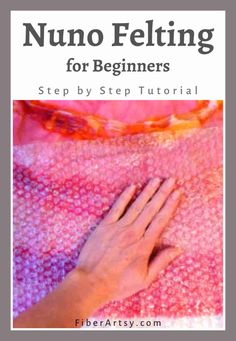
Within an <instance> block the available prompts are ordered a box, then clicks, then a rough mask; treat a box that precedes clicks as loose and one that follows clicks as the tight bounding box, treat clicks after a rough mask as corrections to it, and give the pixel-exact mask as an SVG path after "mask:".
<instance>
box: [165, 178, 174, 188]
mask: <svg viewBox="0 0 236 341" xmlns="http://www.w3.org/2000/svg"><path fill="white" fill-rule="evenodd" d="M166 182H167V185H168V186H170V187H172V186H174V184H175V178H169V179H167V180H166Z"/></svg>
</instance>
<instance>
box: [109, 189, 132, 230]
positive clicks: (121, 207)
mask: <svg viewBox="0 0 236 341" xmlns="http://www.w3.org/2000/svg"><path fill="white" fill-rule="evenodd" d="M135 189H136V187H135V185H130V186H128V187H127V188H126V189H125V190H124V191H123V192H122V193H121V195H120V196H119V198H118V199H117V200H116V202H115V203H114V205H113V206H112V208H111V209H110V211H109V213H108V214H107V216H106V217H105V218H104V219H103V223H105V224H112V223H114V222H116V221H117V220H118V219H119V218H120V217H121V216H122V214H123V213H124V211H125V209H126V207H127V205H128V204H129V202H130V200H131V199H132V197H133V195H134V192H135Z"/></svg>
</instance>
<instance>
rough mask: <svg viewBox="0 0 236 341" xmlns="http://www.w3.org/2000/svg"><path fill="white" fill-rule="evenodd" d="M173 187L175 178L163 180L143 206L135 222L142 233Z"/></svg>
mask: <svg viewBox="0 0 236 341" xmlns="http://www.w3.org/2000/svg"><path fill="white" fill-rule="evenodd" d="M174 187H175V180H174V179H173V178H170V179H168V180H166V181H164V182H163V184H162V185H161V187H160V189H159V190H158V192H157V193H156V194H155V195H154V196H153V198H152V200H151V201H150V202H149V203H148V204H147V205H146V206H145V207H144V209H143V211H142V212H141V214H140V215H139V217H138V218H137V220H136V222H135V227H136V228H137V229H139V230H140V231H141V232H142V233H143V232H144V231H145V230H146V228H147V226H148V225H149V224H150V223H151V222H152V220H153V218H154V217H155V215H156V214H157V213H158V212H159V210H160V209H161V207H162V206H163V204H164V203H165V201H166V200H167V198H168V197H169V195H170V193H171V192H172V191H173V189H174Z"/></svg>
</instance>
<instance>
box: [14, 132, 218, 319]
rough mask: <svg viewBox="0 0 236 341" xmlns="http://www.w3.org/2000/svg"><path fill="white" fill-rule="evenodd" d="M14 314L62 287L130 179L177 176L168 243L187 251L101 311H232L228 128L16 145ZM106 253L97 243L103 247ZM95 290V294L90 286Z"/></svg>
mask: <svg viewBox="0 0 236 341" xmlns="http://www.w3.org/2000/svg"><path fill="white" fill-rule="evenodd" d="M13 160H14V184H13V200H14V209H13V211H14V217H13V223H14V235H13V248H14V250H13V251H14V258H13V261H14V271H13V276H14V279H13V289H14V290H13V294H14V304H13V305H14V307H13V308H14V316H17V315H18V314H19V313H20V312H22V311H24V310H25V309H27V308H28V307H30V306H31V305H32V304H34V303H36V302H37V301H39V300H40V299H41V298H42V297H44V296H45V295H46V294H47V293H48V292H49V291H51V290H52V289H53V288H55V287H56V286H57V285H58V283H59V282H61V281H62V279H63V278H64V277H65V275H66V273H68V272H69V271H70V270H71V269H72V268H73V267H74V266H75V265H76V263H77V259H78V255H79V252H80V249H81V247H82V246H83V244H84V242H85V241H86V239H87V237H88V235H89V234H90V233H91V231H92V230H93V229H94V228H95V227H96V224H97V223H98V222H99V221H100V219H101V218H102V217H103V216H104V215H105V214H106V212H107V211H108V210H109V208H110V206H111V205H112V203H113V202H114V201H115V199H116V198H117V196H118V195H119V194H120V193H121V191H122V190H123V189H124V188H125V187H126V186H127V185H128V184H130V183H135V184H137V185H138V188H139V189H141V188H142V187H143V186H144V184H146V183H147V181H148V180H149V179H150V178H151V177H154V176H155V177H156V176H159V177H161V178H166V177H169V176H174V177H176V178H177V179H178V180H177V182H178V185H179V186H180V188H181V189H182V191H183V193H184V197H183V200H182V203H181V205H180V207H179V208H178V210H177V212H176V214H175V217H174V219H173V220H172V221H171V223H170V225H169V227H168V229H167V230H166V231H165V233H164V235H163V243H164V244H168V245H169V244H171V245H180V246H181V247H182V248H183V249H184V253H183V254H182V255H181V256H180V257H179V258H178V259H176V260H175V261H174V262H173V263H172V264H171V265H170V266H169V267H168V268H167V269H166V270H165V272H163V273H162V274H160V276H159V278H157V280H156V281H155V282H154V283H153V284H152V285H151V286H150V287H149V289H147V290H144V291H141V292H139V293H137V294H135V295H133V296H132V297H130V298H127V299H125V300H122V301H119V302H111V303H110V304H107V305H106V306H104V307H102V308H101V309H100V310H99V311H97V312H96V313H95V315H94V316H95V317H97V318H103V317H113V318H118V317H119V318H141V317H156V316H158V317H160V316H163V317H168V318H178V317H198V316H217V315H218V316H219V315H221V314H222V295H223V280H222V267H223V266H222V262H223V261H222V250H223V247H222V243H223V237H222V236H223V231H222V190H223V186H222V128H221V127H210V128H204V129H192V130H189V131H185V132H182V133H180V134H176V133H171V132H163V133H149V134H138V135H133V136H125V137H119V138H113V139H108V140H103V139H98V140H95V141H63V142H54V143H47V142H35V143H31V144H26V145H21V146H15V147H14V159H13ZM94 252H96V250H94ZM88 294H89V293H88Z"/></svg>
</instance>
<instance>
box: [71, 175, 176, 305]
mask: <svg viewBox="0 0 236 341" xmlns="http://www.w3.org/2000/svg"><path fill="white" fill-rule="evenodd" d="M174 188H175V181H174V179H168V180H166V181H164V182H163V183H162V184H160V180H159V179H153V180H151V181H150V182H149V183H148V184H147V186H146V187H145V188H144V190H143V191H142V192H141V193H140V195H139V196H138V198H137V199H136V200H135V201H134V202H133V203H132V205H131V206H130V207H129V208H128V209H127V211H126V212H125V210H126V208H127V205H128V204H129V202H130V200H131V199H132V197H133V195H134V192H135V189H136V188H135V186H134V185H131V186H129V187H128V188H126V189H125V190H124V192H123V193H122V194H121V195H120V197H119V198H118V200H117V201H116V203H115V204H114V205H113V207H112V208H111V210H110V212H109V213H108V215H107V216H106V217H105V219H103V220H102V221H101V223H100V224H99V226H98V227H97V228H96V230H95V231H94V232H93V233H92V234H91V236H90V237H89V239H88V240H87V242H86V244H85V245H84V247H83V249H82V251H81V253H80V256H79V260H78V267H77V270H79V271H82V272H83V273H85V274H87V275H88V276H89V277H90V278H92V282H93V283H96V286H97V288H98V290H99V288H101V290H102V297H103V299H104V301H109V300H116V299H122V298H125V297H128V296H130V295H132V294H134V293H135V292H137V291H139V290H141V289H144V288H147V287H148V286H149V285H150V284H151V283H152V282H153V281H154V280H155V279H156V277H157V275H158V274H159V273H160V271H161V270H163V269H165V268H166V267H167V266H168V264H169V263H170V262H171V261H172V260H174V259H175V258H176V257H177V256H178V255H179V254H180V253H181V250H180V248H177V247H166V248H164V249H162V250H160V249H159V250H157V251H156V252H155V255H153V250H154V249H155V246H156V245H157V243H158V241H159V239H160V236H161V234H162V232H163V230H164V228H165V227H166V226H167V224H168V222H169V220H170V219H171V217H172V216H173V214H174V212H175V210H176V208H177V206H178V203H179V201H180V197H181V192H180V191H179V190H178V189H177V190H174ZM100 295H101V292H100Z"/></svg>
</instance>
